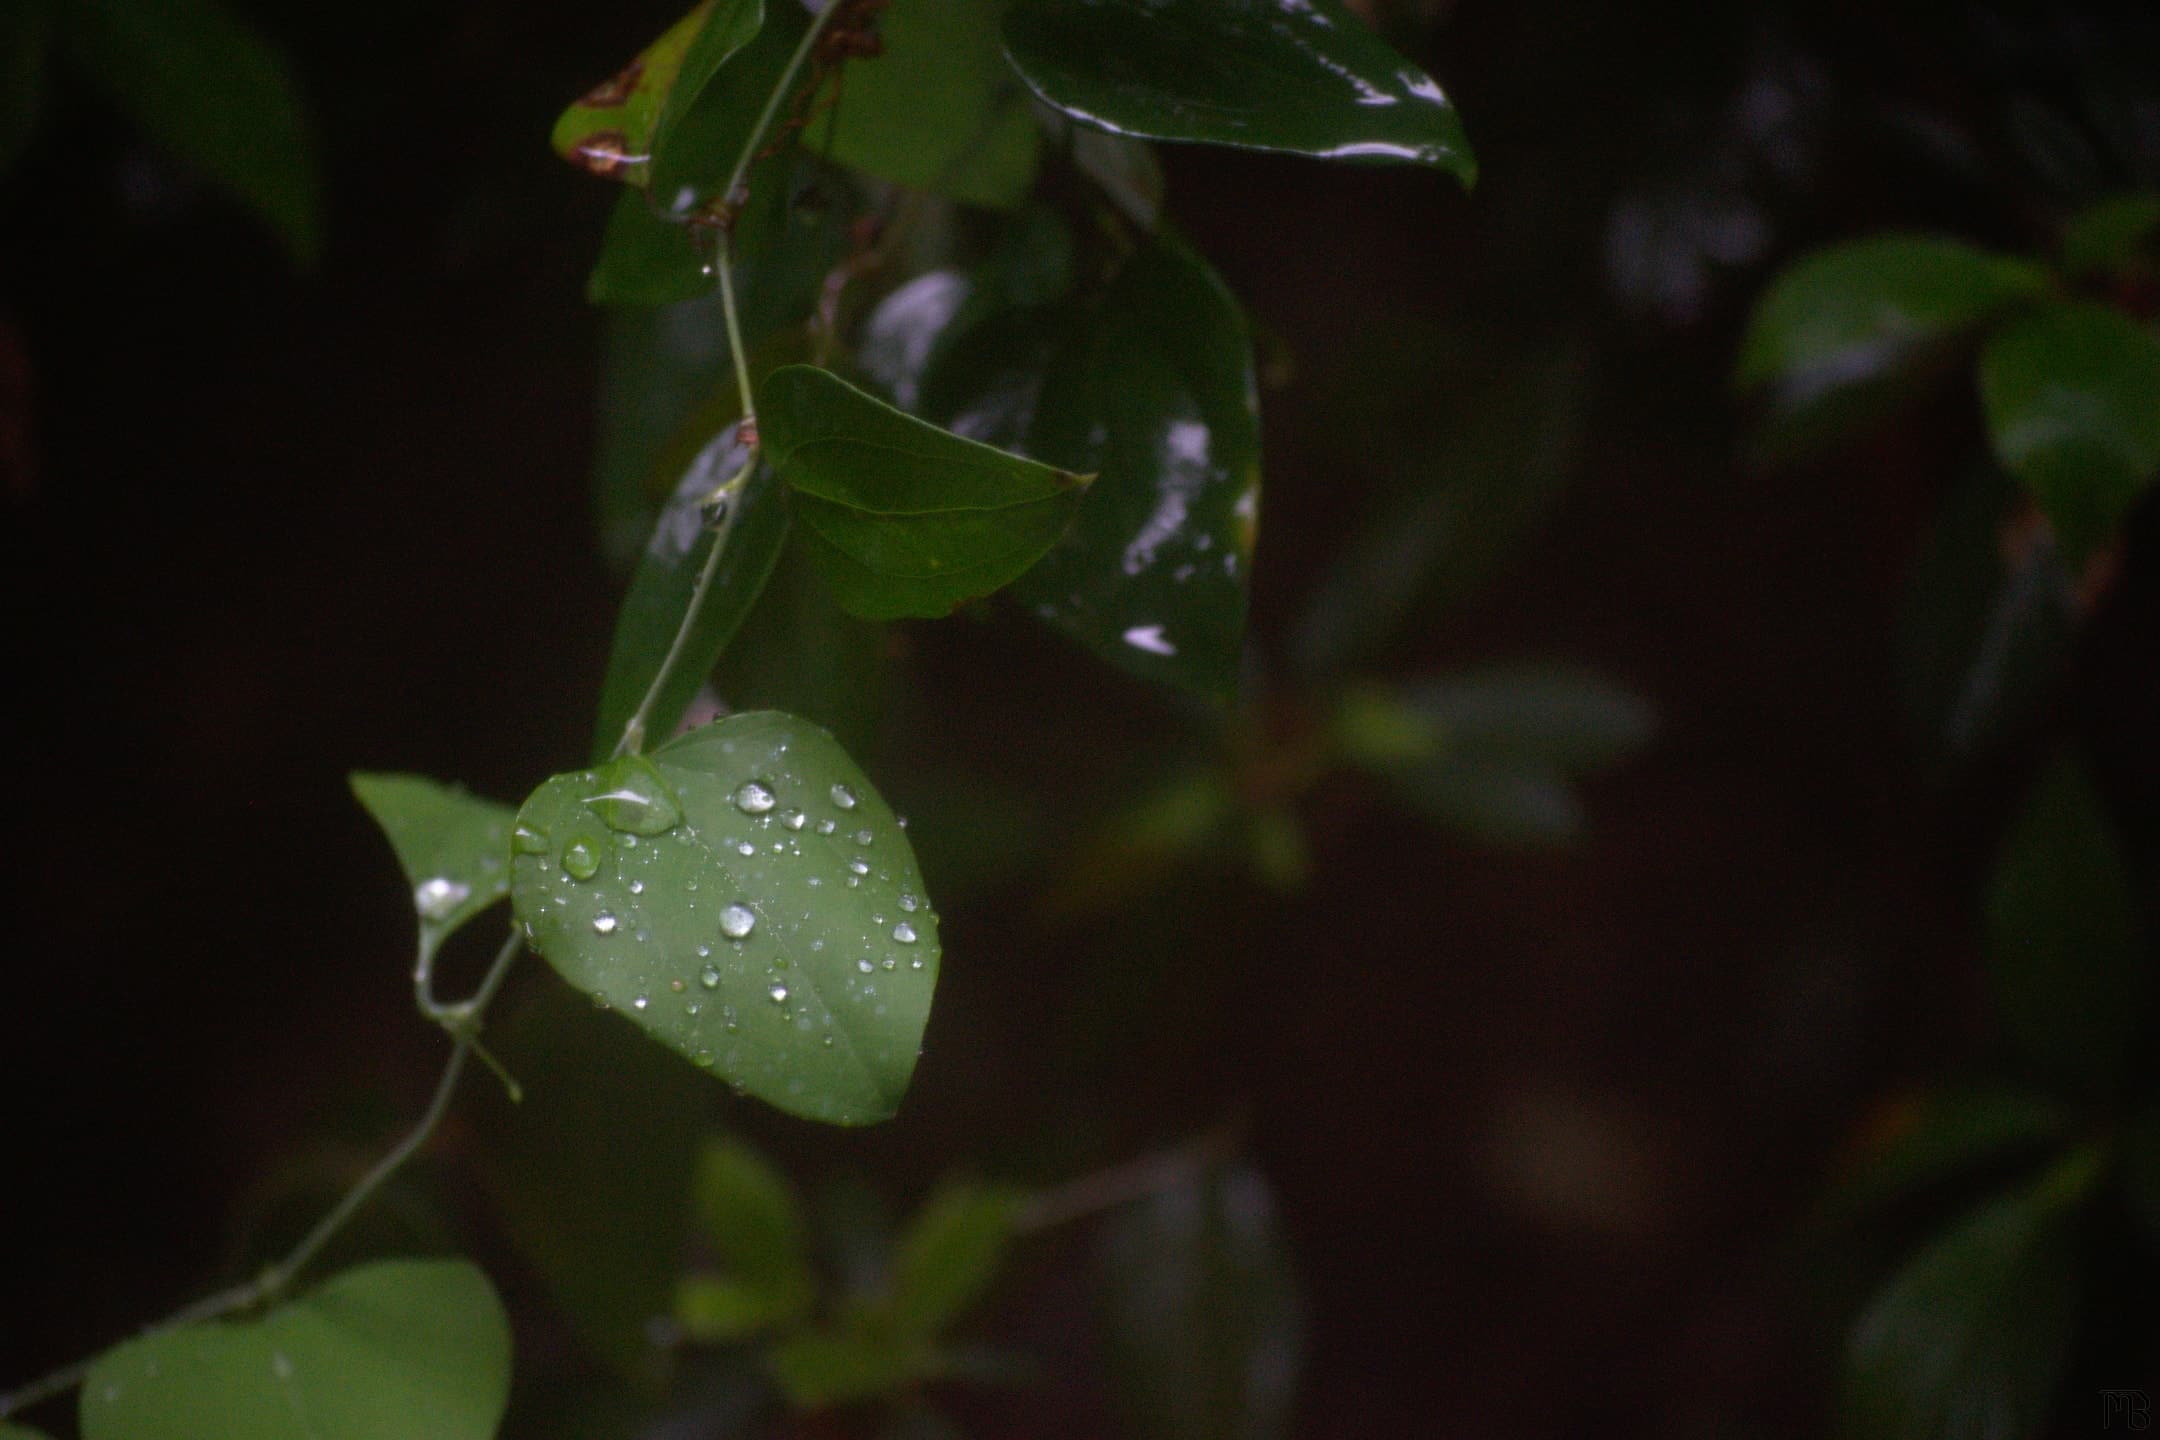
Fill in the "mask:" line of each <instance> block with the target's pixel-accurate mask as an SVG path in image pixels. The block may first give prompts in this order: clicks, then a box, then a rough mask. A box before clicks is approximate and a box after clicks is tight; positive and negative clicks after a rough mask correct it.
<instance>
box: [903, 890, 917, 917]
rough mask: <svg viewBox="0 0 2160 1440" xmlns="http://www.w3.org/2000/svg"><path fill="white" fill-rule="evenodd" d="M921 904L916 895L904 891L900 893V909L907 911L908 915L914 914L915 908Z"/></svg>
mask: <svg viewBox="0 0 2160 1440" xmlns="http://www.w3.org/2000/svg"><path fill="white" fill-rule="evenodd" d="M921 903H922V902H921V901H919V900H917V899H916V898H915V897H914V895H912V894H911V893H909V892H908V891H906V890H903V891H901V892H900V908H901V909H903V910H905V911H907V912H908V914H910V915H912V914H914V913H915V907H916V906H917V905H919V904H921Z"/></svg>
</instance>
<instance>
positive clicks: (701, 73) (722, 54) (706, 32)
mask: <svg viewBox="0 0 2160 1440" xmlns="http://www.w3.org/2000/svg"><path fill="white" fill-rule="evenodd" d="M779 3H782V4H785V3H787V0H779ZM700 8H701V9H702V10H703V11H704V12H705V19H704V23H703V24H702V25H700V26H699V27H698V30H697V34H696V35H695V36H693V37H692V38H691V41H690V44H689V46H688V47H687V48H685V49H684V51H683V55H682V64H681V66H680V67H679V68H678V69H677V70H676V72H675V79H674V82H673V83H672V84H670V85H669V86H668V87H667V94H666V96H665V98H663V99H662V100H661V102H660V113H659V114H658V116H657V117H655V120H654V123H653V131H652V149H653V151H654V153H656V154H657V153H659V152H660V151H663V150H665V149H666V148H667V147H668V142H669V141H670V140H671V139H672V138H673V137H674V133H675V131H676V129H677V127H679V126H680V125H681V124H682V122H683V118H684V117H685V116H687V115H688V114H689V113H690V111H691V109H692V107H694V106H695V105H696V104H697V102H698V101H699V100H700V99H702V98H703V96H704V94H705V91H706V89H707V87H709V86H710V85H711V84H712V83H713V81H714V79H715V78H716V77H717V76H719V74H720V71H721V67H722V66H723V65H725V64H726V63H727V62H728V61H729V60H731V59H733V58H734V56H735V53H736V52H737V51H739V50H741V49H742V48H743V46H745V45H747V44H749V43H750V41H751V40H752V39H753V38H754V37H755V36H756V35H757V33H758V28H759V27H760V26H762V25H763V24H764V23H765V0H709V3H707V4H705V5H703V6H701V7H700Z"/></svg>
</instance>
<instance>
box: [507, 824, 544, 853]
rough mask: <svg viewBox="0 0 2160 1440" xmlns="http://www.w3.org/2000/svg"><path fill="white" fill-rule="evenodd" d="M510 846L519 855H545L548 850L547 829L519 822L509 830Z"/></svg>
mask: <svg viewBox="0 0 2160 1440" xmlns="http://www.w3.org/2000/svg"><path fill="white" fill-rule="evenodd" d="M510 848H511V849H512V850H514V851H516V852H517V853H518V854H520V855H545V854H547V852H548V837H547V831H545V830H535V829H534V828H533V827H532V826H530V825H524V824H520V825H519V826H518V827H517V829H515V830H513V831H511V832H510Z"/></svg>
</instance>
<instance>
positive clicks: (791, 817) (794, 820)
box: [780, 810, 810, 830]
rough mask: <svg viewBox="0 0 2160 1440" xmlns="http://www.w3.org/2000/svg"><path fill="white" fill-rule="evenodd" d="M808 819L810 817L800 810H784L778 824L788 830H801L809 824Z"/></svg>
mask: <svg viewBox="0 0 2160 1440" xmlns="http://www.w3.org/2000/svg"><path fill="white" fill-rule="evenodd" d="M809 819H810V817H809V816H807V815H805V814H803V812H802V811H800V810H784V811H782V812H781V814H780V823H781V824H783V825H785V826H787V828H788V829H790V830H800V829H802V827H803V826H804V825H805V824H807V823H808V822H809Z"/></svg>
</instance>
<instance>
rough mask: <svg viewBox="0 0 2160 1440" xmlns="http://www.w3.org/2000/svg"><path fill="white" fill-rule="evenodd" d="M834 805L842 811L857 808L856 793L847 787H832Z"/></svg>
mask: <svg viewBox="0 0 2160 1440" xmlns="http://www.w3.org/2000/svg"><path fill="white" fill-rule="evenodd" d="M832 803H833V804H835V805H837V806H839V807H840V808H841V809H842V810H852V809H854V808H855V792H854V791H853V790H850V789H848V787H847V786H845V785H835V786H833V787H832Z"/></svg>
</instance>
